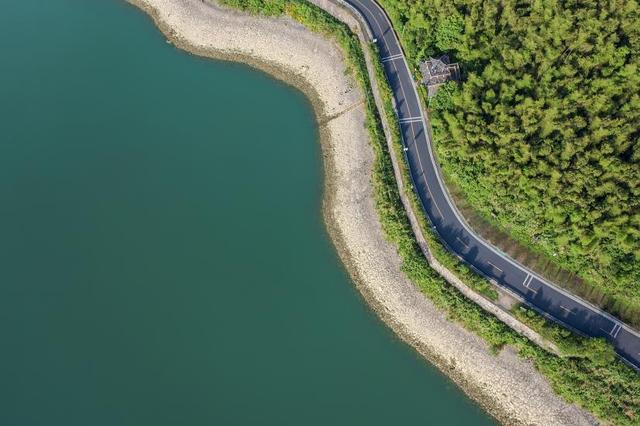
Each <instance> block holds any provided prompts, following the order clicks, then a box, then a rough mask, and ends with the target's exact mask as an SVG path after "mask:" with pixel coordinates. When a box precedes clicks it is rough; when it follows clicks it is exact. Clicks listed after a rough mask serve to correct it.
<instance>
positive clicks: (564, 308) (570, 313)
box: [559, 305, 575, 315]
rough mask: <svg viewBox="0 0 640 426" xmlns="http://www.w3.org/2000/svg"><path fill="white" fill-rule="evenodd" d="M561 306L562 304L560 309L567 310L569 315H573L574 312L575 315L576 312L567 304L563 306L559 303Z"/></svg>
mask: <svg viewBox="0 0 640 426" xmlns="http://www.w3.org/2000/svg"><path fill="white" fill-rule="evenodd" d="M559 306H560V309H562V310H564V311H566V312H567V313H568V314H569V315H572V314H574V315H575V312H573V309H569V308H567V307H566V306H562V305H559Z"/></svg>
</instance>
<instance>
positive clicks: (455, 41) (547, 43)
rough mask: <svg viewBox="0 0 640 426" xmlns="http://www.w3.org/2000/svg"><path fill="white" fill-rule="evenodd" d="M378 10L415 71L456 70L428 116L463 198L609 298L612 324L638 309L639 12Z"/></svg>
mask: <svg viewBox="0 0 640 426" xmlns="http://www.w3.org/2000/svg"><path fill="white" fill-rule="evenodd" d="M381 3H382V4H383V5H384V6H385V8H386V9H387V11H388V13H389V14H390V16H391V17H392V19H393V20H394V21H395V23H396V26H397V27H398V32H399V33H400V35H401V38H402V39H403V44H404V45H405V48H406V50H407V53H408V54H409V55H410V56H411V59H412V60H414V61H418V60H420V59H423V58H425V57H426V56H429V55H434V54H440V53H448V54H449V55H450V56H452V57H453V58H454V59H455V60H457V61H458V62H460V63H461V66H462V69H463V74H464V79H463V80H464V82H463V83H462V85H461V86H460V87H459V88H458V89H457V90H455V91H452V90H449V91H448V93H449V94H450V96H451V99H450V100H449V101H447V100H446V99H437V100H436V102H435V103H434V104H432V118H433V123H434V128H435V129H434V130H435V132H436V144H437V150H438V154H439V156H440V161H441V162H442V164H443V169H444V171H445V174H446V175H447V176H448V178H449V179H450V180H451V181H452V182H453V183H455V184H456V185H457V186H458V187H459V189H460V190H461V191H462V193H463V194H464V196H465V198H466V199H467V201H469V203H471V205H473V207H474V208H475V209H477V210H478V211H480V212H481V213H482V214H483V216H485V217H487V218H489V219H490V220H491V221H492V222H493V223H494V224H496V225H498V226H499V227H501V228H502V229H505V230H508V231H509V232H510V233H511V234H512V235H514V236H515V237H516V238H517V239H519V240H520V241H522V242H523V243H525V244H526V245H529V246H536V247H537V249H538V250H541V251H543V252H544V253H546V254H547V255H549V256H555V257H556V259H558V261H559V262H560V263H561V264H562V265H563V266H564V267H566V268H568V269H570V270H572V271H574V272H576V273H578V274H579V275H580V276H581V277H583V278H584V280H585V281H587V282H589V283H591V284H593V285H595V286H598V287H600V288H602V289H605V291H606V292H607V294H609V295H611V296H614V297H615V298H617V299H618V300H617V302H616V303H617V305H618V306H617V308H615V307H613V309H612V310H613V311H616V310H617V311H618V312H615V313H618V314H624V311H627V314H629V315H631V316H633V315H636V314H637V312H640V310H639V309H638V307H640V261H639V260H640V209H639V207H640V146H639V145H638V139H639V136H640V89H639V88H640V69H639V68H640V8H639V7H638V3H637V2H636V1H635V0H612V1H597V0H584V1H576V0H573V1H561V0H533V1H517V0H502V1H500V2H495V1H481V0H448V1H441V0H420V1H415V0H383V1H381ZM440 98H442V96H441V97H440ZM633 305H635V307H634V306H633ZM609 307H610V308H612V306H609ZM634 310H635V311H637V312H636V313H633V314H632V313H631V312H630V311H634ZM629 315H627V317H629ZM623 316H625V315H623Z"/></svg>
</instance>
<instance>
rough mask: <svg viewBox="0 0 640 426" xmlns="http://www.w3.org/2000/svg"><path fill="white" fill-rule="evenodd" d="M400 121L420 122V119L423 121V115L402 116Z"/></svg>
mask: <svg viewBox="0 0 640 426" xmlns="http://www.w3.org/2000/svg"><path fill="white" fill-rule="evenodd" d="M398 121H400V123H419V122H420V121H422V117H407V118H401V119H400V120H398Z"/></svg>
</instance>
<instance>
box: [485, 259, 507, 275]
mask: <svg viewBox="0 0 640 426" xmlns="http://www.w3.org/2000/svg"><path fill="white" fill-rule="evenodd" d="M487 263H488V264H489V265H491V266H492V267H493V268H495V269H497V270H498V271H500V272H504V271H503V270H502V269H500V268H498V267H497V266H496V265H494V264H493V263H491V262H490V261H488V260H487Z"/></svg>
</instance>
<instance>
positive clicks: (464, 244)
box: [456, 237, 469, 248]
mask: <svg viewBox="0 0 640 426" xmlns="http://www.w3.org/2000/svg"><path fill="white" fill-rule="evenodd" d="M456 240H458V241H460V242H461V243H462V245H463V246H464V247H465V248H469V246H468V245H467V244H466V243H465V242H464V241H462V240H461V239H460V238H458V237H456Z"/></svg>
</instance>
